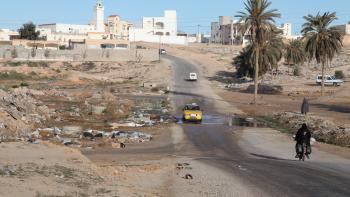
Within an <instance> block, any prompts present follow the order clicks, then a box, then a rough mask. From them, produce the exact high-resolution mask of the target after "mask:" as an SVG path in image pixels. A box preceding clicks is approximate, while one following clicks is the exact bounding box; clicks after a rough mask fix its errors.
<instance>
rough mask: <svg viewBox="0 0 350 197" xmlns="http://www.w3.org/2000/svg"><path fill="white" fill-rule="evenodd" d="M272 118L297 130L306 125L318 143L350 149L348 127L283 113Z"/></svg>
mask: <svg viewBox="0 0 350 197" xmlns="http://www.w3.org/2000/svg"><path fill="white" fill-rule="evenodd" d="M273 118H274V119H275V120H277V121H278V122H280V123H282V124H286V125H288V126H289V127H291V128H292V129H293V130H295V131H296V130H297V129H299V128H300V126H301V125H302V124H303V123H305V122H306V123H307V125H308V127H309V128H310V130H311V131H312V133H313V137H314V138H315V139H316V140H317V141H320V142H325V143H328V144H334V145H339V146H347V147H350V126H349V125H338V124H335V123H333V122H331V121H329V120H326V119H324V118H321V117H316V116H312V115H307V116H306V117H305V116H304V115H302V114H299V113H293V112H284V113H277V114H274V115H273Z"/></svg>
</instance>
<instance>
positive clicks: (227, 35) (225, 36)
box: [210, 16, 242, 45]
mask: <svg viewBox="0 0 350 197" xmlns="http://www.w3.org/2000/svg"><path fill="white" fill-rule="evenodd" d="M239 26H240V23H238V22H237V21H234V20H233V19H232V18H231V17H230V16H220V17H219V22H212V23H211V39H210V42H211V43H218V44H225V45H234V44H237V43H239V42H240V40H241V39H242V37H241V35H240V32H239Z"/></svg>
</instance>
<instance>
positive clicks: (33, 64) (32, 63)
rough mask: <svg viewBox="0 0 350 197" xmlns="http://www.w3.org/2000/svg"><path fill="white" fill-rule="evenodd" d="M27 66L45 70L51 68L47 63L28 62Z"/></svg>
mask: <svg viewBox="0 0 350 197" xmlns="http://www.w3.org/2000/svg"><path fill="white" fill-rule="evenodd" d="M27 64H28V66H29V67H43V68H47V67H49V65H48V63H47V62H28V63H27Z"/></svg>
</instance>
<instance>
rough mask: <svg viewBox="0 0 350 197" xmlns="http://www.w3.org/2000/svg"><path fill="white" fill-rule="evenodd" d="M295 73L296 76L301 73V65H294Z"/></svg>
mask: <svg viewBox="0 0 350 197" xmlns="http://www.w3.org/2000/svg"><path fill="white" fill-rule="evenodd" d="M293 75H294V76H296V77H298V76H300V75H301V69H300V67H299V66H296V67H294V70H293Z"/></svg>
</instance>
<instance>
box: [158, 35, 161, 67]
mask: <svg viewBox="0 0 350 197" xmlns="http://www.w3.org/2000/svg"><path fill="white" fill-rule="evenodd" d="M161 42H162V36H161V35H159V45H158V56H159V61H160V55H161V53H160V44H161Z"/></svg>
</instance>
